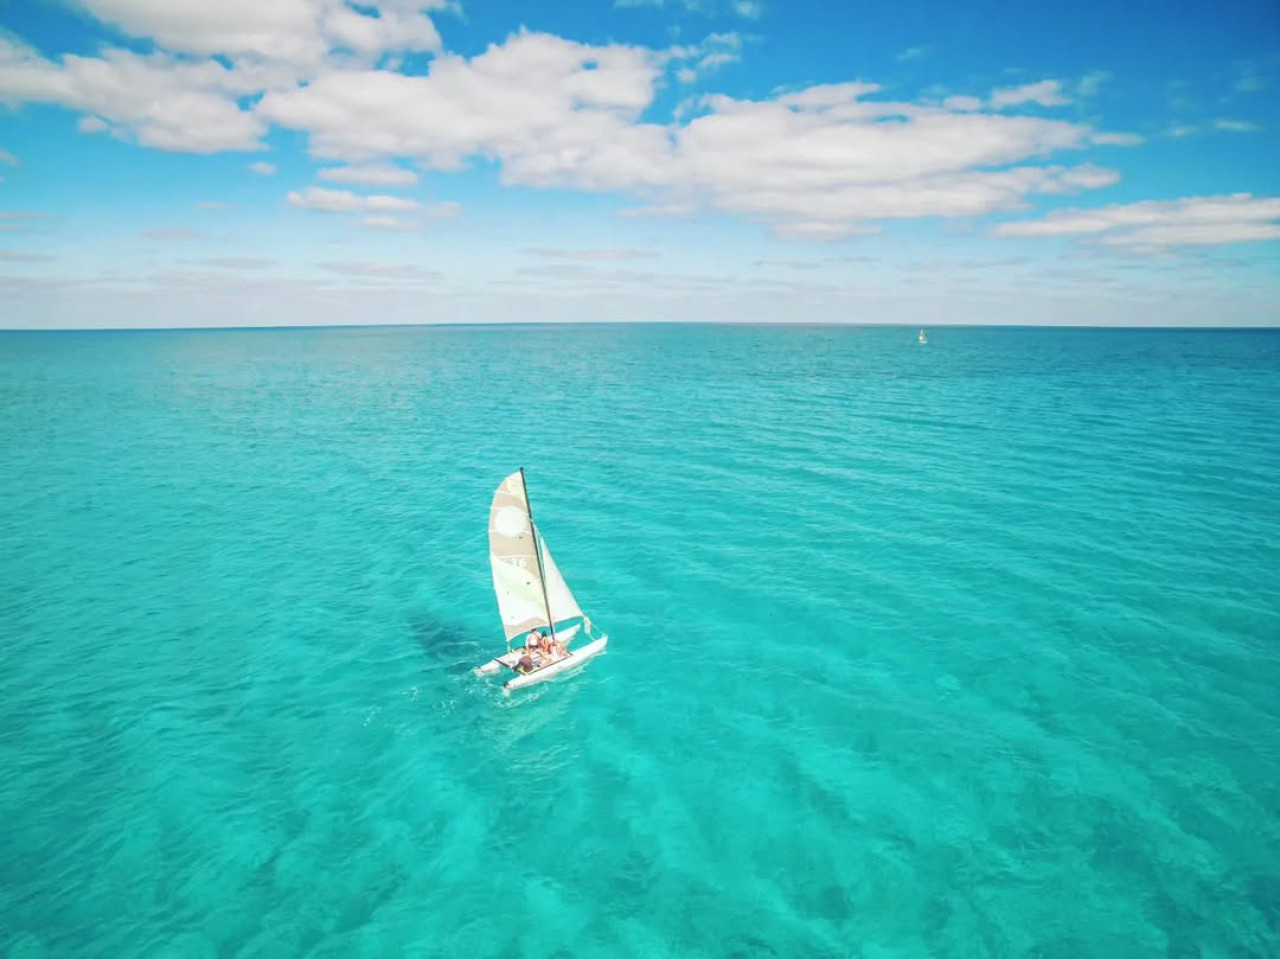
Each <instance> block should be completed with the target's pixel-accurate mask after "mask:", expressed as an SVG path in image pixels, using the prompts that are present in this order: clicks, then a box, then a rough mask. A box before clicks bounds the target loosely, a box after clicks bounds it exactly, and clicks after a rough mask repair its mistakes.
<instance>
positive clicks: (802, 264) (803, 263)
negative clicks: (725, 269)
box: [752, 259, 821, 270]
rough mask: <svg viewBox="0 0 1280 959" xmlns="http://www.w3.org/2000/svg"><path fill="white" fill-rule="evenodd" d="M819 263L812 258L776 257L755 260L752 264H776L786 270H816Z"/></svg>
mask: <svg viewBox="0 0 1280 959" xmlns="http://www.w3.org/2000/svg"><path fill="white" fill-rule="evenodd" d="M820 265H821V264H819V263H816V262H814V261H813V260H795V259H776V260H756V261H755V262H754V263H753V264H752V266H778V267H782V268H783V269H787V270H816V269H817V268H818V267H819V266H820Z"/></svg>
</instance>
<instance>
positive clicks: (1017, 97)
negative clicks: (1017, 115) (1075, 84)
mask: <svg viewBox="0 0 1280 959" xmlns="http://www.w3.org/2000/svg"><path fill="white" fill-rule="evenodd" d="M1070 102H1071V100H1070V99H1069V98H1068V97H1066V96H1065V95H1064V94H1063V92H1062V84H1061V83H1060V82H1059V81H1057V80H1041V81H1039V82H1038V83H1027V84H1024V85H1023V86H1020V87H1009V88H1006V89H1003V90H996V91H995V92H994V93H992V94H991V108H992V109H993V110H1004V109H1005V108H1007V107H1016V106H1020V105H1022V104H1024V103H1038V104H1039V105H1040V106H1042V107H1060V106H1065V105H1066V104H1068V103H1070Z"/></svg>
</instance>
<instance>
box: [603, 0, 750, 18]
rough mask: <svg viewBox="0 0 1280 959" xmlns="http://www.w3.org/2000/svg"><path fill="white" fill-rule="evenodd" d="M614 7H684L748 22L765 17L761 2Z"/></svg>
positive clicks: (633, 1)
mask: <svg viewBox="0 0 1280 959" xmlns="http://www.w3.org/2000/svg"><path fill="white" fill-rule="evenodd" d="M613 5H614V6H615V7H621V8H628V7H630V8H634V7H655V8H657V9H661V8H663V7H666V6H668V5H670V6H672V7H682V8H684V9H685V10H687V11H689V12H690V13H704V14H708V15H714V14H721V13H734V14H737V15H738V16H740V17H744V18H745V19H747V20H759V19H760V18H761V17H762V16H764V4H763V3H762V2H761V0H614V3H613Z"/></svg>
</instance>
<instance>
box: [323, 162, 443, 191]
mask: <svg viewBox="0 0 1280 959" xmlns="http://www.w3.org/2000/svg"><path fill="white" fill-rule="evenodd" d="M319 175H320V179H322V180H329V181H331V182H333V183H359V184H362V185H364V186H386V187H396V186H413V184H415V183H417V182H418V174H416V173H414V172H413V171H412V170H406V169H404V168H403V167H398V166H392V165H391V164H389V163H379V164H368V165H366V166H340V167H327V168H326V169H323V170H321V171H320V174H319Z"/></svg>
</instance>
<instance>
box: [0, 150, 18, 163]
mask: <svg viewBox="0 0 1280 959" xmlns="http://www.w3.org/2000/svg"><path fill="white" fill-rule="evenodd" d="M0 163H5V164H8V165H9V166H17V165H18V158H17V157H16V156H14V155H13V154H12V153H10V152H9V151H8V150H0Z"/></svg>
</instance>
